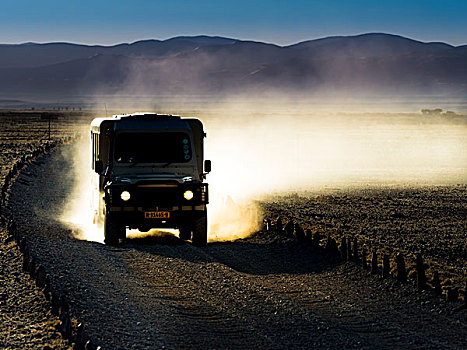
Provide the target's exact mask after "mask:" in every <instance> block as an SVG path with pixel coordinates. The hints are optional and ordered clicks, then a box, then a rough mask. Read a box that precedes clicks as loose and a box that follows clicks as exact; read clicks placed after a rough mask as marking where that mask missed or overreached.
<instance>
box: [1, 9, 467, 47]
mask: <svg viewBox="0 0 467 350" xmlns="http://www.w3.org/2000/svg"><path fill="white" fill-rule="evenodd" d="M368 32H385V33H392V34H399V35H403V36H406V37H410V38H413V39H417V40H421V41H444V42H447V43H450V44H453V45H462V44H467V1H466V0H445V1H432V0H405V1H402V0H393V1H379V0H372V1H363V0H353V1H351V0H321V1H314V0H289V1H285V0H260V1H253V0H250V1H248V0H236V1H230V0H224V1H222V0H218V1H212V0H172V1H166V0H124V1H119V0H92V1H91V0H14V1H13V0H11V1H10V0H4V1H1V2H0V43H21V42H29V41H33V42H51V41H68V42H75V43H87V44H104V45H109V44H115V43H121V42H133V41H137V40H141V39H167V38H170V37H173V36H178V35H199V34H206V35H219V36H226V37H233V38H238V39H248V40H259V41H265V42H271V43H276V44H280V45H288V44H292V43H296V42H299V41H303V40H308V39H316V38H320V37H326V36H333V35H354V34H361V33H368Z"/></svg>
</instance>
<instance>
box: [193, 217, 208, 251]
mask: <svg viewBox="0 0 467 350" xmlns="http://www.w3.org/2000/svg"><path fill="white" fill-rule="evenodd" d="M192 243H193V245H194V246H196V247H205V246H206V245H207V243H208V219H207V216H206V213H203V214H202V216H201V217H199V218H197V219H195V221H194V225H193V238H192Z"/></svg>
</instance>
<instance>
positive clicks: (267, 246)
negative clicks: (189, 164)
mask: <svg viewBox="0 0 467 350" xmlns="http://www.w3.org/2000/svg"><path fill="white" fill-rule="evenodd" d="M15 122H16V121H14V120H13V121H12V123H13V125H16V124H15ZM37 123H38V122H37ZM27 124H28V123H26V125H25V126H27ZM6 125H8V124H6ZM32 125H36V124H34V123H32ZM37 125H39V124H37ZM64 127H66V126H64ZM41 128H42V126H41ZM8 130H10V129H8ZM15 130H16V131H15ZM22 130H23V133H24V135H22V134H20V135H16V136H12V137H11V138H10V141H11V142H13V144H14V142H16V141H15V140H16V137H18V140H21V137H23V139H24V140H25V142H24V143H23V144H24V145H28V144H29V142H39V141H38V137H37V136H28V135H29V134H28V133H27V132H26V131H24V130H26V128H24V129H22ZM40 130H42V131H43V130H44V129H43V128H42V129H40ZM67 130H70V131H67ZM67 130H64V132H65V131H67V132H72V131H71V130H72V129H67ZM15 132H19V131H18V128H16V127H15V126H13V127H11V130H10V131H8V132H7V133H6V134H5V135H10V133H11V134H14V133H15ZM5 139H6V138H5ZM3 145H5V143H4V144H3ZM14 145H16V144H14ZM15 147H16V146H15ZM26 147H27V146H18V147H16V149H15V151H16V153H14V152H13V151H11V156H10V158H7V157H5V158H3V159H4V160H2V161H3V163H2V164H4V165H3V167H4V168H5V167H6V168H7V167H8V166H11V161H12V159H14V157H15V156H17V157H21V154H17V153H18V152H21V150H22V149H23V148H24V149H26ZM71 147H72V146H63V148H64V149H65V150H66V149H67V148H68V151H69V150H70V148H71ZM10 148H11V146H10ZM4 149H6V148H5V147H4ZM13 154H15V156H14V155H13ZM64 154H69V153H68V152H61V151H56V152H54V153H53V154H51V155H49V156H46V157H44V158H43V162H35V163H34V164H32V165H31V166H29V168H28V169H26V173H27V174H28V175H25V174H26V173H24V174H23V175H21V176H20V177H21V178H22V180H21V181H17V182H16V183H15V184H14V186H13V188H12V190H11V197H10V198H9V209H8V210H9V212H10V213H11V214H12V215H13V216H14V218H15V220H16V222H17V224H18V227H19V230H20V232H22V233H23V234H25V235H26V238H27V242H28V246H29V247H30V250H31V254H32V255H34V256H35V257H36V259H37V261H38V262H39V263H40V264H42V265H43V266H44V267H45V268H46V270H47V272H48V274H49V275H50V278H51V284H52V289H53V290H54V291H56V292H57V293H58V294H59V295H61V296H62V297H63V298H65V299H66V300H67V301H68V302H69V304H70V306H71V312H72V315H73V317H75V318H76V319H77V320H79V321H82V322H84V323H85V324H86V334H87V335H88V336H89V337H90V338H91V339H92V340H93V341H94V343H96V344H100V345H102V346H103V348H105V349H147V348H159V347H164V348H171V349H179V348H238V349H240V348H241V349H244V348H267V349H271V348H278V349H279V348H280V349H283V348H303V349H305V348H314V347H324V348H332V349H338V348H339V349H341V348H359V349H376V348H378V349H394V348H411V349H440V348H444V349H462V348H464V347H465V344H466V341H467V331H466V329H467V327H466V326H467V311H466V309H465V308H463V307H462V303H461V302H457V303H447V302H446V301H445V300H444V299H442V298H439V297H437V296H435V295H434V293H431V292H423V293H418V292H416V290H415V287H414V285H413V284H411V283H409V284H406V285H399V284H398V283H397V282H395V280H394V279H384V280H383V279H381V278H380V277H376V276H371V275H369V273H368V272H367V271H364V270H362V269H360V268H359V267H357V266H355V265H354V264H352V263H349V262H342V261H341V260H340V259H339V258H338V257H335V256H332V255H329V254H328V253H326V252H324V251H322V250H320V249H315V248H312V247H310V246H309V245H308V244H304V243H298V242H297V241H296V240H295V239H291V238H287V237H284V236H282V235H278V234H276V233H274V232H266V231H260V232H258V233H256V234H255V235H253V236H252V237H250V238H248V239H245V240H238V241H234V242H225V243H215V242H214V243H211V244H209V245H208V246H207V247H206V248H195V247H192V246H191V245H190V244H186V243H184V242H182V241H180V240H179V239H178V238H177V237H175V236H172V235H167V234H159V235H155V236H149V237H147V238H144V239H142V238H141V239H137V238H136V239H131V240H127V242H126V243H125V244H123V245H121V246H119V247H108V246H105V245H102V244H99V243H95V242H87V241H80V240H77V239H75V238H73V237H72V234H71V229H70V228H69V227H64V226H63V225H62V224H61V223H60V222H58V221H57V220H56V218H57V215H58V214H59V213H61V209H62V207H63V205H64V204H65V203H66V201H67V200H68V195H69V193H70V191H71V187H70V183H71V182H72V181H73V173H72V171H71V164H70V159H69V158H67V157H65V156H64ZM4 168H2V169H4ZM378 191H379V190H376V191H372V192H369V193H367V194H366V195H363V194H356V193H346V194H342V193H340V194H332V195H328V194H325V195H321V196H313V195H311V196H307V197H297V196H294V197H290V198H281V199H280V200H279V199H276V202H275V203H273V202H270V203H268V204H266V209H267V210H269V211H270V212H271V213H272V214H274V215H284V217H290V216H291V215H297V217H296V218H295V219H296V220H298V221H302V222H303V223H304V224H305V223H306V224H307V225H309V227H310V228H311V229H313V230H315V231H316V230H321V231H322V232H323V233H326V232H327V230H333V231H334V232H335V233H336V234H339V232H344V230H345V233H346V234H351V233H354V232H355V234H366V232H367V231H366V230H365V228H368V227H374V226H375V225H376V224H377V223H378V222H380V220H383V219H382V218H385V219H384V220H386V221H387V222H386V224H385V225H382V227H386V228H387V231H385V232H386V233H387V235H388V236H384V238H385V239H386V240H387V241H386V242H382V241H378V240H374V241H371V242H370V241H369V243H368V244H370V243H371V244H381V245H380V246H378V248H383V247H386V246H385V245H384V244H386V243H387V244H388V246H389V243H391V245H392V246H397V245H396V243H395V242H396V241H397V239H396V233H398V232H401V230H399V229H397V230H396V229H394V230H393V229H391V227H392V226H393V225H392V224H391V223H394V222H395V221H394V220H396V219H397V220H403V219H408V222H404V221H401V222H399V221H397V222H398V225H399V226H400V227H403V228H412V230H418V231H420V232H422V231H423V232H424V231H425V227H426V226H421V225H423V223H424V222H425V221H426V220H427V218H432V220H434V221H437V220H438V219H437V218H438V217H439V218H441V217H442V215H439V216H438V214H437V212H438V208H439V207H441V208H443V211H442V213H449V217H448V218H447V219H446V225H441V224H440V225H438V226H439V227H448V228H449V227H450V228H451V229H443V230H433V232H434V231H436V232H442V233H443V235H434V236H433V237H434V238H433V239H432V240H431V241H433V242H432V243H430V244H432V245H434V246H436V247H438V246H443V244H442V243H443V241H442V240H445V239H446V236H444V235H445V234H447V233H449V234H451V235H452V233H453V232H456V237H460V238H459V239H460V241H462V238H461V236H460V234H461V233H459V232H458V231H459V230H460V231H462V229H463V228H464V231H463V232H464V234H465V215H464V214H463V213H465V187H463V186H460V187H459V186H457V187H456V186H454V187H452V188H448V187H443V188H425V189H423V188H417V189H395V190H394V191H395V192H391V193H390V194H389V195H391V199H389V198H387V197H388V192H387V191H386V190H381V191H379V192H378ZM414 193H418V195H419V197H420V198H422V199H423V198H429V199H430V200H422V201H421V202H418V201H416V202H414V204H413V206H414V208H412V206H411V205H407V206H404V207H401V206H400V205H399V204H400V200H401V199H403V198H409V199H410V198H411V196H413V195H414ZM449 193H452V194H453V195H456V196H457V195H459V196H460V199H461V205H460V206H458V205H457V204H456V203H457V202H456V201H453V200H452V197H450V196H449V195H445V194H449ZM382 198H386V199H385V201H383V199H382ZM417 198H418V197H417ZM368 201H370V202H372V203H373V204H372V205H368ZM430 201H432V202H433V204H432V205H430ZM380 202H383V203H385V204H388V203H390V204H391V203H392V204H393V206H394V208H392V210H396V211H395V212H394V213H392V211H388V212H386V209H377V208H380V207H381V206H382V205H381V204H379V203H380ZM418 203H422V204H423V205H420V208H419V207H418ZM462 203H463V204H462ZM349 204H352V205H349ZM396 204H397V205H396ZM407 204H410V200H409V201H408V202H407ZM426 206H428V208H425V207H426ZM349 207H350V208H354V207H355V209H352V210H354V211H352V210H351V211H350V213H349ZM364 207H367V208H370V209H371V210H370V211H368V212H367V213H366V215H367V217H368V218H369V219H364V217H363V214H364V213H362V208H364ZM430 208H431V209H430ZM378 210H379V211H378ZM388 210H389V209H388ZM331 213H332V215H331ZM384 213H387V216H385V214H384ZM398 213H400V214H402V215H400V214H398ZM430 213H431V214H430ZM311 214H312V215H311ZM357 214H358V215H360V216H358V218H360V219H357V218H355V219H354V218H353V217H354V216H355V215H357ZM383 214H384V215H383ZM422 214H423V215H422ZM440 214H441V213H440ZM462 215H464V216H462ZM412 217H414V218H415V219H413V220H412V219H410V218H412ZM462 217H463V218H464V221H463V220H462ZM371 218H373V219H371ZM384 220H383V221H384ZM438 221H440V222H443V221H442V220H440V219H439V220H438ZM450 222H452V224H449V223H450ZM417 223H418V224H417ZM399 226H398V227H399ZM375 227H376V226H375ZM377 227H379V226H377ZM418 231H417V232H418ZM368 232H373V231H369V230H368ZM375 232H376V231H375ZM390 234H392V235H390ZM367 236H368V239H370V238H372V237H373V236H371V235H369V234H368V235H367ZM456 239H457V238H456ZM410 242H412V241H410ZM413 242H414V243H413V244H414V245H415V246H418V245H419V244H420V243H415V242H416V240H414V241H413ZM455 242H456V241H455ZM463 242H464V243H465V238H464V241H463ZM383 243H384V244H383ZM417 244H418V245H417ZM444 244H445V242H444ZM403 246H404V245H403ZM15 249H16V248H15V247H14V246H13V243H11V242H10V243H8V244H7V245H3V246H2V254H1V255H0V258H1V259H2V260H1V264H2V273H3V274H2V293H3V294H1V295H0V311H1V313H0V314H1V315H2V316H1V317H2V321H3V322H2V324H8V326H9V327H8V328H7V329H6V328H5V327H2V330H1V332H0V340H1V341H2V343H1V344H2V345H4V347H6V348H17V347H18V346H17V345H18V344H19V343H20V342H21V346H22V347H23V348H29V349H36V348H38V347H39V344H41V343H50V344H53V345H54V346H56V347H57V348H66V347H67V346H68V345H67V344H66V343H65V342H63V341H61V339H59V338H58V336H57V333H56V332H54V331H53V327H52V325H51V324H50V321H48V320H47V317H46V316H47V312H48V311H47V310H46V309H47V306H46V305H44V301H43V300H42V299H40V295H41V294H40V292H39V290H37V289H35V287H34V286H33V285H31V286H30V287H31V288H29V287H27V283H26V282H28V278H27V277H25V276H24V275H22V273H21V272H20V269H19V268H18V269H17V268H16V267H15V264H16V266H17V265H18V264H20V258H19V256H18V254H17V253H16V250H15ZM443 251H446V252H451V251H452V252H451V253H450V254H449V259H445V260H442V261H445V263H446V264H448V263H449V264H450V265H452V266H454V267H455V268H457V270H456V271H464V270H462V267H460V265H456V262H457V261H458V260H459V259H461V258H462V256H457V255H456V254H458V253H459V254H465V247H464V248H463V249H460V250H455V249H450V248H447V249H445V250H443ZM427 256H428V255H427ZM439 256H442V254H441V255H439ZM439 256H438V255H432V258H433V261H435V258H436V259H438V258H439ZM436 261H441V260H436ZM442 261H441V262H442ZM459 261H460V260H459ZM464 261H465V260H464ZM459 269H460V270H459ZM15 271H16V272H15ZM464 273H465V272H464ZM17 284H18V286H17ZM20 286H21V287H20ZM4 290H5V291H6V292H4ZM5 293H6V294H7V296H6V297H5V296H4V294H5ZM2 299H3V300H2ZM5 301H6V302H5ZM21 305H23V306H21ZM44 310H45V312H44ZM18 315H19V316H18ZM44 315H45V316H44ZM24 329H28V332H24ZM25 333H27V334H25ZM34 334H35V335H34ZM33 335H34V336H33Z"/></svg>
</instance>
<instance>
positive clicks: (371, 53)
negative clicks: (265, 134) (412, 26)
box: [0, 33, 467, 99]
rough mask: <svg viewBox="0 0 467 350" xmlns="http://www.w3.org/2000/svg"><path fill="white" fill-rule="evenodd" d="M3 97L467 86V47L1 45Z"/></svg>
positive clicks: (371, 42) (409, 43) (393, 91)
mask: <svg viewBox="0 0 467 350" xmlns="http://www.w3.org/2000/svg"><path fill="white" fill-rule="evenodd" d="M0 81H1V82H2V84H1V85H0V98H2V99H7V98H17V97H22V96H27V97H28V98H31V97H36V98H58V97H67V96H75V95H83V96H89V95H92V94H97V93H99V94H118V93H121V94H130V95H131V94H145V95H150V94H186V93H206V94H213V93H223V94H230V93H235V94H236V93H263V92H270V91H272V92H274V91H285V92H294V93H302V94H316V93H318V94H319V93H329V92H330V93H336V94H347V95H352V94H390V95H406V94H417V95H420V94H437V95H440V94H449V95H455V96H461V95H465V94H466V93H467V46H465V45H464V46H458V47H454V46H451V45H448V44H445V43H423V42H419V41H415V40H411V39H408V38H404V37H401V36H397V35H389V34H379V33H373V34H363V35H357V36H343V37H329V38H323V39H317V40H310V41H304V42H301V43H298V44H295V45H290V46H285V47H281V46H277V45H272V44H267V43H261V42H253V41H242V40H236V39H231V38H222V37H210V36H193V37H188V36H185V37H176V38H172V39H168V40H164V41H160V40H144V41H138V42H135V43H132V44H119V45H114V46H88V45H77V44H71V43H47V44H35V43H26V44H18V45H0Z"/></svg>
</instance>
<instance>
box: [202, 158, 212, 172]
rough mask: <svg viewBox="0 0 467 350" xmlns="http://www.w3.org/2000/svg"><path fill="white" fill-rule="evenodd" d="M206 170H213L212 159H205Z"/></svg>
mask: <svg viewBox="0 0 467 350" xmlns="http://www.w3.org/2000/svg"><path fill="white" fill-rule="evenodd" d="M204 171H205V172H206V173H210V172H211V161H210V160H205V161H204Z"/></svg>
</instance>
